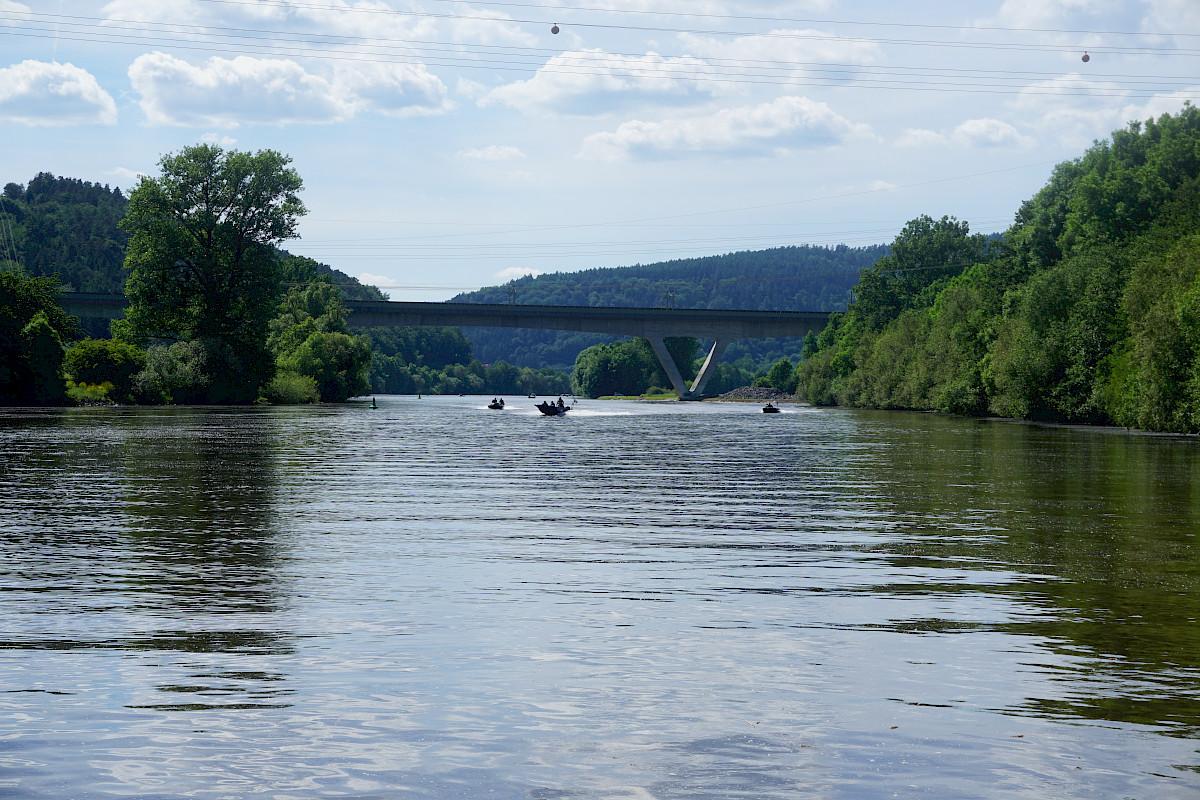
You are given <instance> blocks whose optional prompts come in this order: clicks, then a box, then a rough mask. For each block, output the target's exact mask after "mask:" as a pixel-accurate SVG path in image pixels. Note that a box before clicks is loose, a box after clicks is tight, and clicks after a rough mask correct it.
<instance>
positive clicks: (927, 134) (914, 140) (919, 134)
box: [896, 128, 946, 147]
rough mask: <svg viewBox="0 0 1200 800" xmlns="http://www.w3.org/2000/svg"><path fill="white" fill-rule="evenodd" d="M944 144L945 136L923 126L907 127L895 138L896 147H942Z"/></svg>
mask: <svg viewBox="0 0 1200 800" xmlns="http://www.w3.org/2000/svg"><path fill="white" fill-rule="evenodd" d="M945 144H946V137H945V136H943V135H942V134H940V133H938V132H937V131H930V130H926V129H924V128H908V129H906V130H905V131H904V133H902V134H900V138H899V139H897V140H896V145H897V146H898V147H943V146H945Z"/></svg>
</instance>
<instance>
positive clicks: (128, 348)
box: [63, 339, 147, 403]
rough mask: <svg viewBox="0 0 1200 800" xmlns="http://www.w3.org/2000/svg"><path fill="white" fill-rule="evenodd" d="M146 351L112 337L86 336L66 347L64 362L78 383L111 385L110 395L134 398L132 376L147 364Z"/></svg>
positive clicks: (68, 373)
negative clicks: (91, 337) (110, 338)
mask: <svg viewBox="0 0 1200 800" xmlns="http://www.w3.org/2000/svg"><path fill="white" fill-rule="evenodd" d="M146 359H147V353H146V351H145V350H143V349H142V348H140V347H137V346H136V345H132V344H128V343H126V342H119V341H112V340H109V339H84V340H83V341H82V342H79V343H78V344H76V345H75V346H74V347H72V348H71V349H70V350H68V351H67V355H66V358H65V360H64V362H63V366H64V368H65V369H66V372H67V375H68V376H69V377H70V378H71V380H72V381H74V383H75V384H76V386H77V387H78V386H93V387H94V386H98V385H100V384H105V383H107V384H108V385H109V390H108V398H107V399H111V400H115V401H117V402H122V403H129V402H132V401H133V376H134V375H136V374H137V373H139V372H141V371H142V370H143V369H145V367H146Z"/></svg>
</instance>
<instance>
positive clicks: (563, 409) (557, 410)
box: [534, 403, 571, 417]
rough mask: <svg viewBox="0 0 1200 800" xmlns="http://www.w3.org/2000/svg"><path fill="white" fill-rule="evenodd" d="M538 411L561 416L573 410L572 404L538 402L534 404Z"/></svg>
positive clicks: (552, 415)
mask: <svg viewBox="0 0 1200 800" xmlns="http://www.w3.org/2000/svg"><path fill="white" fill-rule="evenodd" d="M534 408H536V409H537V410H538V411H540V412H542V413H543V414H545V415H546V416H547V417H561V416H562V415H563V414H566V413H567V412H568V411H570V410H571V407H570V406H560V405H557V404H556V403H538V404H537V405H535V406H534Z"/></svg>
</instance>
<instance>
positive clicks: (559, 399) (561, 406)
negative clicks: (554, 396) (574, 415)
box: [558, 397, 566, 408]
mask: <svg viewBox="0 0 1200 800" xmlns="http://www.w3.org/2000/svg"><path fill="white" fill-rule="evenodd" d="M565 405H566V403H564V402H563V401H562V398H561V397H560V398H558V407H559V408H563V407H564V406H565Z"/></svg>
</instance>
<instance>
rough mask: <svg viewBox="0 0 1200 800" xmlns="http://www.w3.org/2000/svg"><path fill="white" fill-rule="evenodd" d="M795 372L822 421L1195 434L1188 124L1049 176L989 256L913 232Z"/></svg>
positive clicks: (968, 237)
mask: <svg viewBox="0 0 1200 800" xmlns="http://www.w3.org/2000/svg"><path fill="white" fill-rule="evenodd" d="M805 355H806V357H807V358H806V360H805V361H804V362H803V363H801V364H800V365H799V367H798V369H797V370H796V372H795V375H794V376H793V381H794V383H795V384H796V385H797V392H798V394H800V395H801V396H802V397H803V398H806V399H808V400H809V401H811V402H814V403H818V404H840V405H849V406H864V407H876V408H907V409H936V410H941V411H946V412H953V413H961V414H994V415H1000V416H1007V417H1021V418H1026V419H1036V420H1055V421H1062V422H1082V423H1098V424H1116V425H1124V426H1131V427H1139V428H1146V429H1150V430H1159V431H1178V432H1196V431H1200V110H1197V109H1196V108H1195V107H1192V106H1190V105H1186V106H1185V107H1184V108H1183V110H1182V111H1181V112H1180V113H1178V114H1176V115H1170V114H1164V115H1163V116H1161V117H1159V118H1158V119H1152V120H1148V121H1146V122H1140V123H1139V122H1133V123H1130V124H1129V125H1128V126H1127V127H1126V128H1124V129H1122V130H1118V131H1116V132H1115V133H1114V134H1113V135H1112V138H1111V140H1108V141H1103V142H1098V143H1096V144H1095V145H1094V146H1093V147H1091V148H1090V149H1088V150H1087V151H1086V152H1085V153H1084V154H1083V155H1082V156H1081V157H1079V158H1077V159H1075V160H1073V161H1069V162H1065V163H1062V164H1059V165H1058V166H1057V167H1055V169H1054V170H1053V172H1052V174H1051V176H1050V179H1049V181H1048V182H1047V183H1046V185H1045V186H1044V187H1043V188H1042V189H1041V190H1040V191H1039V192H1038V193H1037V194H1036V195H1035V196H1034V197H1033V198H1031V199H1030V200H1028V201H1026V202H1025V203H1023V204H1022V205H1021V207H1020V209H1019V210H1018V212H1017V214H1016V219H1015V222H1014V224H1013V225H1012V227H1010V228H1009V229H1008V230H1007V231H1006V232H1005V233H1004V234H1003V235H1002V236H1001V237H999V238H997V239H988V238H986V237H983V236H979V235H978V234H972V233H970V231H969V229H968V226H967V224H966V223H965V222H960V221H958V220H955V219H952V218H943V219H941V220H933V219H930V218H928V217H921V218H919V219H916V220H913V221H912V222H910V223H909V224H908V225H907V226H906V227H905V229H904V230H903V231H902V232H901V233H900V234H899V236H897V238H896V240H895V241H894V243H893V244H892V247H891V252H890V254H889V255H888V256H887V257H885V258H882V259H880V260H879V261H878V262H877V263H876V264H875V265H874V266H873V267H871V268H870V269H868V270H866V271H864V273H863V275H862V279H861V281H860V282H859V284H858V286H857V287H856V289H855V292H854V302H853V303H851V305H850V306H849V308H848V309H847V311H846V312H845V313H844V314H837V315H835V316H834V318H833V320H832V321H831V322H830V325H829V326H828V327H827V328H826V329H825V330H824V331H823V332H822V333H821V334H820V335H819V336H817V337H814V338H812V339H811V340H810V341H809V342H808V343H807V345H806V348H805Z"/></svg>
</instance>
